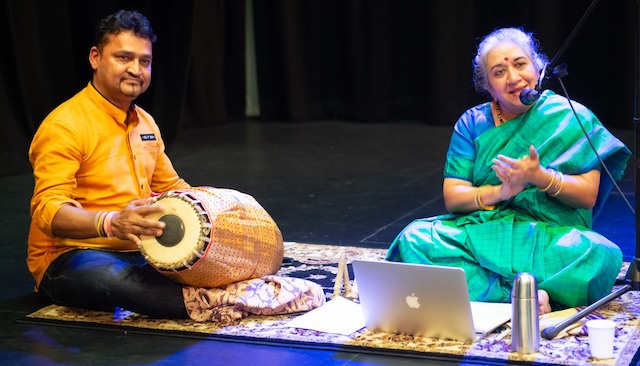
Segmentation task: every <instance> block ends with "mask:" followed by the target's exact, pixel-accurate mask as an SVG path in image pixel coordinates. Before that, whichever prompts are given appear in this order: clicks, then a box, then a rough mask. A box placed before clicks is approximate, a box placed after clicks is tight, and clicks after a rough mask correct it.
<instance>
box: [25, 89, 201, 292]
mask: <svg viewBox="0 0 640 366" xmlns="http://www.w3.org/2000/svg"><path fill="white" fill-rule="evenodd" d="M164 148H165V146H164V143H163V141H162V137H161V135H160V130H159V128H158V126H157V125H156V123H155V121H154V119H153V118H152V117H151V116H150V115H149V114H148V113H147V112H145V111H144V110H143V109H141V108H139V107H137V106H134V107H132V108H131V110H130V111H129V113H127V112H124V111H122V110H120V109H119V108H117V107H116V106H115V105H113V104H112V103H110V102H109V101H108V100H107V99H105V98H104V97H103V96H102V95H101V94H100V93H99V92H98V91H97V90H96V89H95V88H94V87H93V86H92V85H91V83H89V85H88V86H87V87H86V88H84V89H83V90H82V91H80V92H79V93H78V94H76V95H75V96H73V97H72V98H71V99H69V100H67V101H66V102H64V103H63V104H61V105H60V106H59V107H57V108H56V109H55V110H53V111H52V112H51V113H50V114H49V115H48V116H47V117H46V118H45V119H44V121H43V122H42V124H41V125H40V127H39V128H38V131H37V132H36V134H35V136H34V139H33V141H32V144H31V147H30V149H29V160H30V162H31V165H32V167H33V171H34V179H35V187H34V192H33V197H32V200H31V218H32V220H31V227H30V230H29V239H28V256H27V265H28V267H29V271H30V272H31V273H32V275H33V277H34V279H35V280H36V288H37V286H38V284H39V283H40V281H41V279H42V276H43V275H44V272H45V271H46V269H47V268H48V267H49V265H50V264H51V262H52V261H53V260H54V259H55V258H56V257H57V256H59V255H60V254H62V253H64V252H66V251H69V250H72V249H75V248H103V249H111V250H137V249H138V248H137V247H136V245H135V244H134V243H132V242H130V241H122V240H119V239H116V238H112V239H108V238H98V237H96V238H92V239H82V240H78V239H63V238H52V233H51V223H52V221H53V218H54V217H55V215H56V213H57V212H58V210H59V209H60V207H61V206H62V205H67V204H71V205H74V206H77V207H82V208H84V209H86V210H91V211H96V212H97V211H110V210H121V209H122V208H124V207H125V206H126V205H127V204H128V203H129V202H131V201H132V200H136V199H141V198H147V197H149V196H150V195H151V193H152V192H166V191H170V190H175V189H187V188H189V185H188V184H187V183H186V182H185V181H184V180H182V179H181V178H180V177H179V176H178V174H177V173H176V171H175V169H174V168H173V166H172V164H171V161H170V160H169V158H168V157H167V155H166V154H165V152H164Z"/></svg>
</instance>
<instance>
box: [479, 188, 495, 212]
mask: <svg viewBox="0 0 640 366" xmlns="http://www.w3.org/2000/svg"><path fill="white" fill-rule="evenodd" d="M484 187H486V186H482V187H478V190H476V206H477V207H478V208H480V209H483V210H485V211H491V210H493V209H495V208H496V206H495V205H490V206H486V205H485V204H484V203H482V197H480V195H481V194H482V189H483V188H484Z"/></svg>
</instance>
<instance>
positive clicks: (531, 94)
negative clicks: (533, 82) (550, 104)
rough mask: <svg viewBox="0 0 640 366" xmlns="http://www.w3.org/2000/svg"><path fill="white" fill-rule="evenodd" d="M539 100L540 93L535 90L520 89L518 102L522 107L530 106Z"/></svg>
mask: <svg viewBox="0 0 640 366" xmlns="http://www.w3.org/2000/svg"><path fill="white" fill-rule="evenodd" d="M538 99H540V92H538V91H537V90H535V89H522V92H520V101H521V102H522V104H524V105H531V104H533V103H535V102H536V101H537V100H538Z"/></svg>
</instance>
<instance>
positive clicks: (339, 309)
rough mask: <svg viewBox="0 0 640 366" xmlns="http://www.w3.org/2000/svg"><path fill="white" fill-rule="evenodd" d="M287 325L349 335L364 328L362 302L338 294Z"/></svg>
mask: <svg viewBox="0 0 640 366" xmlns="http://www.w3.org/2000/svg"><path fill="white" fill-rule="evenodd" d="M286 326H287V327H294V328H303V329H310V330H316V331H319V332H325V333H335V334H342V335H349V334H351V333H353V332H355V331H358V330H360V329H362V328H364V326H365V323H364V316H363V315H362V308H361V307H360V304H356V303H355V302H353V301H349V300H347V299H345V298H343V297H339V296H338V297H336V298H334V299H332V300H330V301H327V302H326V303H325V304H324V305H322V306H320V307H319V308H316V309H313V310H311V311H310V312H308V313H305V314H302V315H300V316H299V317H297V318H294V319H293V320H291V321H290V322H289V323H287V324H286Z"/></svg>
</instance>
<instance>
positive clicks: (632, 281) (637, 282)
mask: <svg viewBox="0 0 640 366" xmlns="http://www.w3.org/2000/svg"><path fill="white" fill-rule="evenodd" d="M635 2H636V32H635V41H636V49H635V103H634V104H635V106H634V113H635V114H634V117H633V126H634V133H635V154H636V157H635V158H636V171H635V184H636V186H635V206H636V209H637V208H638V206H640V180H639V178H640V158H639V157H640V150H639V146H638V145H639V144H638V141H640V140H639V139H640V135H639V129H638V122H639V121H640V118H639V117H638V112H639V110H640V109H639V102H638V98H639V97H640V96H639V94H638V93H639V91H640V75H639V71H638V69H639V68H640V54H639V52H640V51H639V49H640V0H635ZM592 6H593V3H592ZM592 6H591V7H592ZM591 7H590V8H589V9H591ZM583 19H584V17H583ZM555 59H556V57H554V60H555ZM554 75H556V76H558V72H554ZM562 76H564V75H562ZM562 76H558V81H559V82H560V85H561V86H562V88H563V89H564V85H563V84H562V81H561V80H560V77H562ZM565 93H566V90H565ZM567 98H568V97H567ZM634 214H635V211H634ZM635 217H636V220H635V223H636V235H635V237H636V242H635V243H636V246H635V258H634V260H633V261H632V262H631V264H630V265H629V269H628V270H627V273H626V276H625V284H624V286H622V287H620V288H619V289H618V290H616V291H614V292H612V293H610V294H609V295H607V296H605V297H603V298H602V299H600V300H598V301H596V302H594V303H593V304H591V305H589V306H587V307H585V308H584V309H582V310H580V311H579V312H577V313H576V314H574V315H573V316H570V317H569V318H567V319H565V320H563V321H562V322H560V323H558V324H556V325H555V326H552V327H549V328H545V329H544V330H543V331H542V332H541V335H542V337H543V338H545V339H553V338H555V337H556V336H557V335H558V333H560V331H562V330H563V329H565V328H566V327H568V326H569V325H571V324H573V323H575V322H577V321H578V320H580V319H582V318H583V317H584V316H586V315H588V314H590V313H591V312H593V311H595V310H597V309H599V308H600V307H602V306H604V305H605V304H607V303H608V302H610V301H612V300H614V299H616V298H617V297H619V296H622V295H623V294H625V293H626V292H628V291H630V290H634V291H637V290H639V289H640V272H639V271H638V266H639V263H640V236H639V235H638V233H639V232H640V220H639V219H638V216H637V215H636V216H635Z"/></svg>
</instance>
